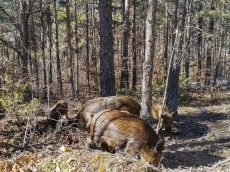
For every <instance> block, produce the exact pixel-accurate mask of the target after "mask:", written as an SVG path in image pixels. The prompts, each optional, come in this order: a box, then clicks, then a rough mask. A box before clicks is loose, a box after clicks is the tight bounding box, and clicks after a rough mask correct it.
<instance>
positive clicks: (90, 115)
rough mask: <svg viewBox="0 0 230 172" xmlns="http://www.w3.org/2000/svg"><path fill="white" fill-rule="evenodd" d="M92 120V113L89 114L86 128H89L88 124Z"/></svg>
mask: <svg viewBox="0 0 230 172" xmlns="http://www.w3.org/2000/svg"><path fill="white" fill-rule="evenodd" d="M92 118H93V114H92V113H90V114H89V119H88V122H87V124H86V128H89V126H90V122H91V120H92Z"/></svg>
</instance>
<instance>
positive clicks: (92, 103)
mask: <svg viewBox="0 0 230 172" xmlns="http://www.w3.org/2000/svg"><path fill="white" fill-rule="evenodd" d="M140 110H141V106H140V104H139V103H138V102H137V101H135V100H134V99H132V98H130V97H128V96H110V97H99V98H95V99H92V100H89V101H87V102H86V103H85V104H84V105H83V106H82V107H81V109H80V110H79V111H78V112H77V114H76V115H75V117H74V123H76V124H77V126H79V127H84V128H87V129H89V134H88V137H87V145H88V147H89V148H91V149H101V150H105V151H108V152H111V153H115V152H116V150H122V151H123V152H124V153H125V154H126V155H128V156H129V157H140V158H141V160H142V161H144V162H149V163H150V164H152V165H155V166H157V165H158V164H159V162H160V160H161V156H162V151H163V149H164V138H161V137H160V136H158V135H157V133H156V132H155V131H154V129H153V128H152V126H151V125H150V124H149V123H148V122H147V121H145V120H144V119H142V118H140ZM67 112H68V104H67V102H65V101H64V100H59V101H58V102H57V103H56V104H55V105H54V106H53V108H52V109H51V111H50V115H49V118H48V124H49V125H50V126H51V127H52V128H54V127H55V126H56V124H57V122H58V120H59V119H60V118H61V116H62V115H66V117H67V119H68V116H67ZM160 116H161V121H160V125H159V126H160V130H165V132H166V133H171V131H172V126H173V120H174V113H171V112H170V110H169V109H168V108H167V107H166V106H165V107H164V109H163V113H162V105H161V103H159V102H153V103H152V117H153V118H155V119H157V120H158V119H159V118H160Z"/></svg>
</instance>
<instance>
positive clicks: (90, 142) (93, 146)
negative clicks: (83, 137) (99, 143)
mask: <svg viewBox="0 0 230 172" xmlns="http://www.w3.org/2000/svg"><path fill="white" fill-rule="evenodd" d="M87 146H88V147H89V148H90V149H95V148H96V144H95V143H94V142H93V140H92V139H91V138H90V137H87Z"/></svg>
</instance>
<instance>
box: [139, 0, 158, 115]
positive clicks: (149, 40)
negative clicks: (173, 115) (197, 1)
mask: <svg viewBox="0 0 230 172" xmlns="http://www.w3.org/2000/svg"><path fill="white" fill-rule="evenodd" d="M156 10H157V1H156V0H148V11H147V17H146V36H145V59H144V63H143V79H142V99H141V101H142V102H141V107H142V108H141V116H142V117H148V116H150V114H151V106H152V73H153V59H154V49H155V24H156Z"/></svg>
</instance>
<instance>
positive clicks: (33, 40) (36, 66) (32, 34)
mask: <svg viewBox="0 0 230 172" xmlns="http://www.w3.org/2000/svg"><path fill="white" fill-rule="evenodd" d="M30 25H31V26H30V27H31V29H30V30H31V39H32V42H33V52H34V57H33V66H34V70H35V75H36V76H35V77H36V86H37V88H39V71H38V57H37V41H36V34H35V27H34V26H35V24H34V17H33V14H31V20H30Z"/></svg>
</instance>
